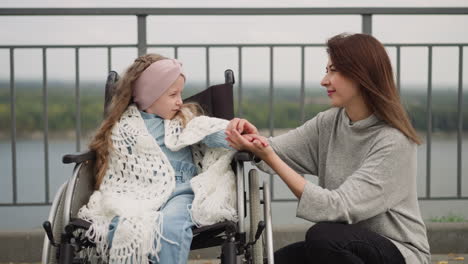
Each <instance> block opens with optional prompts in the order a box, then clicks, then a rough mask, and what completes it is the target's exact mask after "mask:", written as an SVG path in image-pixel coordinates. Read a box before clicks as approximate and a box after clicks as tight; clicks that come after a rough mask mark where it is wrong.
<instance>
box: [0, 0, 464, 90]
mask: <svg viewBox="0 0 468 264" xmlns="http://www.w3.org/2000/svg"><path fill="white" fill-rule="evenodd" d="M7 7H8V8H12V7H21V8H26V7H70V8H73V7H468V0H432V1H427V0H426V1H417V0H397V1H395V0H379V1H370V0H369V1H350V0H335V1H297V0H288V1H271V0H270V1H202V0H199V1H193V0H191V1H174V0H171V1H138V0H136V1H129V0H113V1H110V0H101V1H96V0H60V1H59V0H42V1H37V0H35V1H34V0H7V1H5V0H3V1H0V8H7ZM0 25H2V26H1V27H0V45H16V44H105V43H106V44H109V43H112V44H134V43H136V18H135V17H133V16H105V17H94V16H81V17H76V16H75V17H70V16H68V17H63V16H52V17H43V16H42V17H40V16H30V17H27V16H20V17H13V16H3V17H0ZM147 31H148V43H150V44H176V43H190V44H197V43H207V44H209V43H324V42H325V41H326V39H328V38H329V37H331V36H333V35H335V34H338V33H341V32H360V31H361V17H360V16H186V17H183V16H161V17H156V16H150V17H148V27H147ZM373 34H374V36H376V37H377V38H378V39H379V40H381V41H382V42H384V43H428V42H429V43H468V15H460V16H447V15H432V16H377V15H376V16H374V17H373ZM149 51H154V50H149ZM156 52H160V53H163V54H165V55H167V56H170V57H172V56H174V54H173V51H172V50H169V49H165V50H156ZM388 52H389V54H390V56H391V58H392V60H394V57H395V50H394V49H388ZM466 54H468V48H465V56H464V58H465V60H464V62H465V65H466V66H465V70H466V69H467V68H468V64H467V62H468V59H467V57H468V55H466ZM8 56H9V54H8V50H5V49H3V50H2V49H0V78H1V79H8V78H9V65H8V61H9V57H8ZM106 56H107V51H106V50H103V49H82V50H81V51H80V71H81V73H80V77H81V78H82V79H83V80H87V79H101V78H102V77H101V76H105V74H106V71H107V64H106V63H107V57H106ZM135 56H136V51H135V49H115V50H114V52H113V54H112V68H113V69H116V70H118V71H122V70H123V69H124V68H125V67H126V66H127V65H128V64H129V63H130V62H131V61H132V60H133V58H134V57H135ZM179 58H180V59H181V60H182V61H183V62H184V66H185V68H186V71H187V72H188V74H189V77H192V78H191V79H192V80H197V81H203V80H204V78H205V61H204V59H205V53H204V50H203V49H181V50H180V51H179ZM41 59H42V55H41V51H40V50H37V49H35V50H34V49H30V50H16V51H15V69H17V70H16V78H17V79H40V78H41V74H42V62H41ZM47 59H48V63H47V67H48V73H49V75H50V76H49V79H54V78H56V79H70V80H73V79H74V74H75V70H74V51H73V50H58V49H50V50H48V57H47ZM274 60H275V64H274V67H275V72H274V78H275V82H276V83H282V82H288V83H297V84H299V78H300V50H299V49H298V48H277V49H275V54H274ZM326 60H327V57H326V54H325V52H324V50H323V49H320V48H310V49H307V50H306V80H307V83H314V84H317V82H318V81H319V80H320V78H321V76H322V75H323V68H324V66H325V65H324V64H325V63H326ZM433 62H434V65H435V66H434V72H433V78H434V82H435V83H444V84H446V83H448V84H451V85H456V83H457V80H458V77H457V76H458V49H456V48H435V49H434V58H433ZM243 63H244V64H243V72H242V73H243V80H244V82H267V81H268V80H269V66H268V65H269V51H268V50H267V49H259V48H257V49H253V48H250V49H244V51H243ZM210 64H211V69H210V74H211V80H212V82H218V81H219V80H221V79H222V71H223V70H224V69H225V68H232V69H233V70H234V71H237V69H238V66H237V49H225V48H224V49H212V51H211V53H210ZM19 69H21V70H19ZM465 72H468V71H465ZM465 79H468V78H465ZM189 80H190V79H189ZM425 82H427V49H424V48H406V49H403V50H402V83H425Z"/></svg>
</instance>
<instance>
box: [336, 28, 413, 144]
mask: <svg viewBox="0 0 468 264" xmlns="http://www.w3.org/2000/svg"><path fill="white" fill-rule="evenodd" d="M327 51H328V54H329V56H330V60H331V62H332V63H333V66H334V67H335V68H336V70H337V71H339V72H340V73H341V74H343V75H344V76H345V77H347V78H349V79H351V80H353V81H354V82H356V83H358V84H359V86H360V89H361V94H362V96H363V98H364V101H365V103H366V104H367V106H368V107H369V108H370V109H371V111H373V112H374V114H375V115H376V116H377V117H379V118H380V119H382V120H384V121H385V122H386V123H387V124H389V125H390V126H392V127H394V128H396V129H398V130H400V131H401V132H402V133H403V134H404V135H406V137H408V138H409V139H410V140H412V141H413V142H414V143H416V144H421V139H420V138H419V136H418V134H417V133H416V130H415V129H414V128H413V126H412V125H411V122H410V121H409V118H408V114H407V113H406V111H405V109H404V108H403V106H402V104H401V102H400V96H399V94H398V91H397V89H396V85H395V81H394V79H393V70H392V65H391V63H390V59H389V57H388V54H387V52H386V51H385V48H384V46H383V45H382V43H380V42H379V41H378V40H377V39H375V38H374V37H372V36H370V35H366V34H340V35H337V36H334V37H332V38H331V39H329V40H328V41H327Z"/></svg>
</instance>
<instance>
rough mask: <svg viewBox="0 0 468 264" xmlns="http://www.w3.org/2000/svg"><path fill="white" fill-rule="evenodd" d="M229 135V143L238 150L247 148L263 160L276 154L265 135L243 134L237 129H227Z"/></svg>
mask: <svg viewBox="0 0 468 264" xmlns="http://www.w3.org/2000/svg"><path fill="white" fill-rule="evenodd" d="M226 135H227V136H228V137H227V138H226V140H227V141H228V142H229V145H230V146H231V147H233V148H235V149H237V150H247V151H250V152H252V153H253V154H255V156H257V157H259V158H261V159H262V160H265V159H267V158H268V157H269V156H271V155H272V154H274V151H273V149H272V148H271V146H270V145H269V144H268V141H267V139H266V138H265V137H262V136H260V135H257V134H243V135H241V134H240V133H239V132H238V131H237V130H233V131H232V132H230V131H227V130H226Z"/></svg>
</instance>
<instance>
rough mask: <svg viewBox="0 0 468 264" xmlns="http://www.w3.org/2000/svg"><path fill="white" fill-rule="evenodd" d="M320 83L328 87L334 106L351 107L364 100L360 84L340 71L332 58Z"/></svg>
mask: <svg viewBox="0 0 468 264" xmlns="http://www.w3.org/2000/svg"><path fill="white" fill-rule="evenodd" d="M320 84H321V85H322V86H323V87H325V88H326V89H327V93H328V97H329V98H330V100H331V104H332V105H333V106H336V107H350V106H352V105H354V104H356V103H361V102H362V101H363V100H362V96H361V93H360V90H359V85H358V84H357V83H355V82H354V81H352V80H350V79H349V78H347V77H345V76H343V75H342V74H341V73H340V72H338V71H337V70H336V68H335V66H333V62H332V61H331V60H330V59H328V64H327V67H326V74H325V76H324V77H323V79H322V81H321V82H320Z"/></svg>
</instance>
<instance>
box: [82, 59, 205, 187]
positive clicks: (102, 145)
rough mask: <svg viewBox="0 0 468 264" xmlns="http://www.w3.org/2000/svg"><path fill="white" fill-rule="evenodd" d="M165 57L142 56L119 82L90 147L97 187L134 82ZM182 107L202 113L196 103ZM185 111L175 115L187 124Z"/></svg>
mask: <svg viewBox="0 0 468 264" xmlns="http://www.w3.org/2000/svg"><path fill="white" fill-rule="evenodd" d="M164 59H167V58H166V57H164V56H161V55H159V54H146V55H143V56H140V57H138V58H137V59H136V60H135V61H134V62H133V64H132V65H130V66H129V67H128V68H127V70H126V71H125V73H124V74H123V76H122V77H121V78H120V79H119V81H118V82H117V84H116V89H115V93H114V96H113V97H112V100H111V103H110V106H109V108H108V112H107V113H108V114H107V116H106V117H105V119H104V120H103V121H102V123H101V126H100V127H99V128H98V130H97V132H96V134H95V136H94V138H93V139H92V140H91V143H90V144H89V148H90V149H91V150H93V151H94V152H95V153H96V162H95V165H94V166H95V167H94V170H95V185H94V187H95V189H99V186H100V185H101V182H102V180H103V178H104V175H105V173H106V170H107V166H108V156H109V152H110V150H111V148H112V147H113V146H112V141H111V132H112V128H113V127H114V125H115V124H116V123H117V121H119V119H120V117H121V116H122V114H123V113H124V112H125V110H126V109H127V107H128V106H129V105H130V104H132V103H133V99H132V92H133V83H134V82H135V81H136V80H137V79H138V78H139V77H140V75H141V73H142V72H143V71H144V70H145V69H146V68H147V67H148V66H150V65H151V64H152V63H154V62H156V61H159V60H164ZM182 107H183V108H189V110H190V111H191V112H192V113H195V114H201V113H202V112H201V111H197V109H199V107H197V106H196V104H187V105H183V106H182ZM183 112H184V111H179V112H178V113H177V115H176V116H175V117H176V118H180V119H181V120H182V123H183V125H184V126H185V124H186V123H187V122H188V119H187V117H186V116H185V115H184V113H183Z"/></svg>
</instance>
